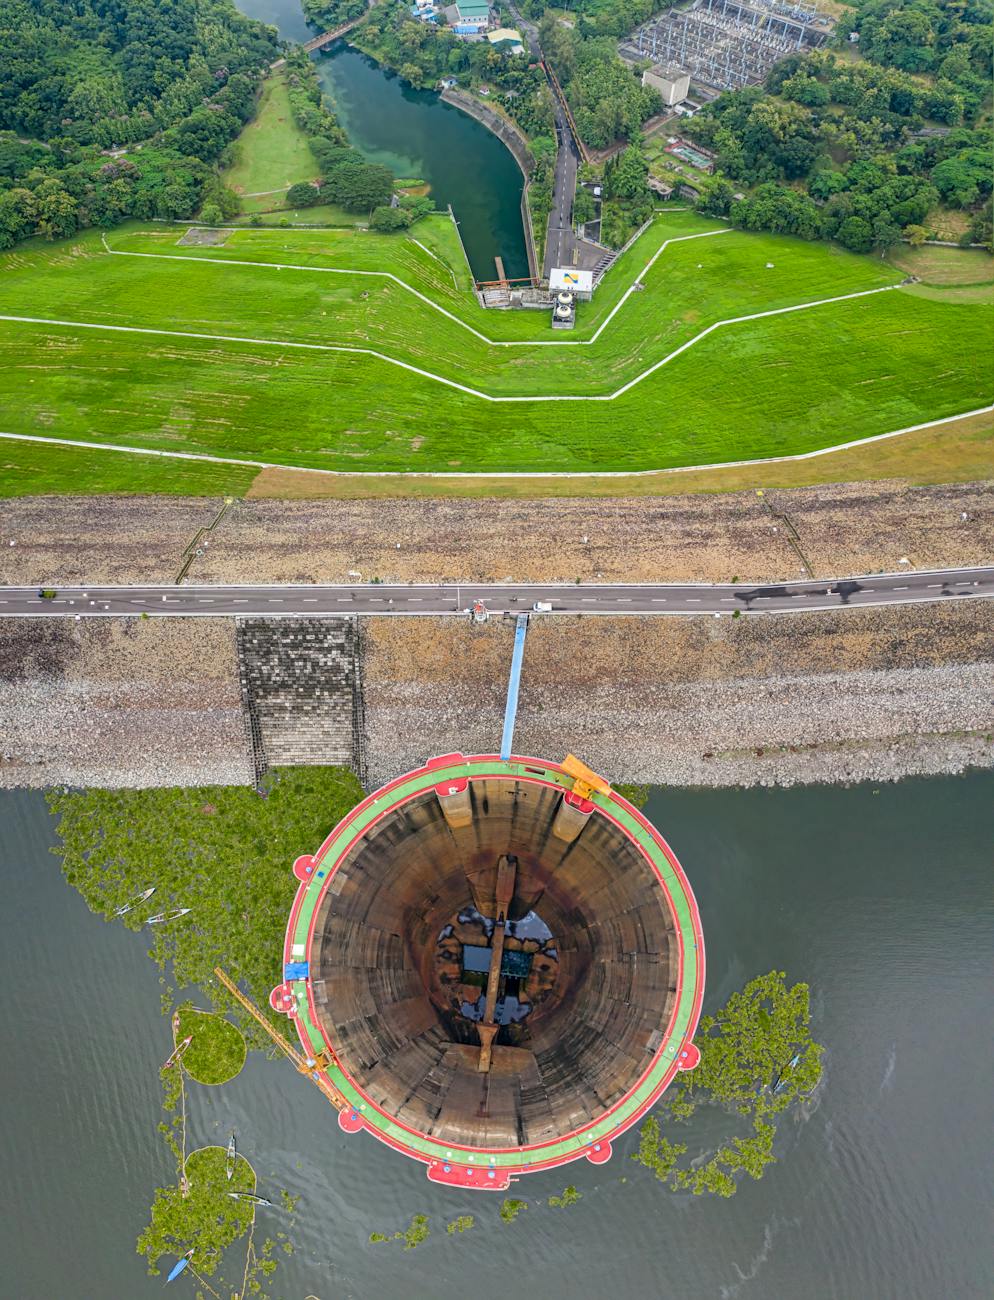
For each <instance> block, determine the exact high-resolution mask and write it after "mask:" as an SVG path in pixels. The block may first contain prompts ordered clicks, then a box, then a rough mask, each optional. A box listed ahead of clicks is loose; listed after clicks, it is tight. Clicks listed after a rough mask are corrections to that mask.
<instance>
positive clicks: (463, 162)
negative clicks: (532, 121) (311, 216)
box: [238, 0, 528, 280]
mask: <svg viewBox="0 0 994 1300" xmlns="http://www.w3.org/2000/svg"><path fill="white" fill-rule="evenodd" d="M238 8H239V9H241V11H242V12H243V13H245V14H248V15H249V17H250V18H258V19H259V20H260V21H261V22H265V23H271V24H272V25H273V26H275V27H276V28H277V29H278V30H279V33H280V35H281V36H283V37H284V38H286V39H287V40H293V41H300V42H303V41H307V40H309V39H310V37H311V36H312V35H313V34H314V31H313V29H312V28H310V27H308V25H307V23H306V22H305V20H304V16H303V13H302V11H301V9H300V5H299V3H298V0H238ZM315 58H316V60H317V66H318V72H319V74H320V77H321V81H322V84H323V85H324V88H325V90H326V91H327V93H328V95H329V97H330V98H331V100H332V101H333V103H334V105H335V111H336V113H337V115H338V118H339V121H340V122H341V124H342V126H343V127H344V128H345V129H346V131H348V133H349V139H350V140H351V142H352V144H353V145H354V146H355V147H356V148H357V149H361V150H362V152H363V153H364V154H365V155H366V156H367V157H368V158H369V159H371V160H372V161H373V162H380V163H384V164H385V165H386V166H387V167H389V168H390V169H391V170H392V171H393V173H394V175H396V176H405V177H411V176H416V177H420V178H421V179H423V180H426V181H427V182H428V183H429V184H430V185H431V194H432V198H433V199H434V200H435V203H436V205H437V206H438V207H439V208H442V209H444V208H445V206H446V204H451V205H452V210H453V212H454V214H455V217H456V220H457V221H458V223H459V229H460V233H461V234H462V240H463V245H464V246H465V249H466V255H467V257H468V258H469V264H470V266H471V268H472V270H473V274H474V275H475V276H476V278H477V279H478V280H493V279H495V278H496V274H497V272H496V268H495V265H494V257H495V256H500V257H501V258H502V259H503V262H504V270H505V272H506V274H507V275H508V276H510V277H512V278H514V277H517V276H526V275H527V274H528V255H527V253H526V252H525V240H524V232H523V230H522V226H521V189H522V178H521V172H520V171H519V169H518V165H517V163H516V162H515V161H514V159H513V158H512V157H511V155H510V153H509V152H508V151H507V149H505V147H504V146H503V145H502V144H501V142H500V141H499V140H498V139H497V137H496V136H495V135H493V134H492V133H491V132H490V131H488V130H487V129H486V127H484V126H481V125H480V123H479V122H477V121H476V120H475V119H474V118H471V117H468V116H467V115H466V114H465V113H461V112H460V111H459V110H458V109H457V108H453V107H452V106H451V105H450V104H445V103H443V102H442V100H441V99H439V97H438V95H437V94H435V93H434V92H433V91H428V90H415V89H413V88H412V87H411V86H408V85H405V84H404V82H402V81H401V80H400V78H399V77H397V76H395V75H394V74H393V73H391V72H388V71H386V70H385V69H383V68H381V67H379V66H378V65H377V64H376V63H375V62H373V60H372V59H368V58H367V57H366V56H365V55H364V54H360V53H359V51H358V50H353V49H351V48H350V47H349V46H347V45H346V44H345V43H344V42H338V43H337V44H336V45H334V46H333V47H332V48H331V50H330V52H328V53H318V54H317V55H315Z"/></svg>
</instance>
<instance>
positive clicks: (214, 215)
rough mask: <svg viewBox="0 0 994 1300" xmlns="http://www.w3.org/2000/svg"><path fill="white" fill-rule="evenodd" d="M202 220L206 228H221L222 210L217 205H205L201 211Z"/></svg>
mask: <svg viewBox="0 0 994 1300" xmlns="http://www.w3.org/2000/svg"><path fill="white" fill-rule="evenodd" d="M200 220H201V221H202V222H203V223H204V225H205V226H219V225H220V224H221V209H220V208H219V207H218V205H217V204H216V203H205V204H204V206H203V207H202V208H201V209H200Z"/></svg>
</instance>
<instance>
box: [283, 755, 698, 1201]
mask: <svg viewBox="0 0 994 1300" xmlns="http://www.w3.org/2000/svg"><path fill="white" fill-rule="evenodd" d="M449 758H450V761H447V762H445V763H440V762H439V761H438V760H435V762H434V763H432V764H431V765H429V766H426V767H423V768H419V769H418V770H417V771H415V772H409V773H407V775H405V776H402V777H399V778H398V779H397V780H395V781H393V782H391V783H390V784H388V785H385V786H383V787H382V788H381V789H379V790H377V791H375V792H374V793H373V794H371V795H370V796H369V797H368V798H367V799H365V800H364V801H363V802H362V803H360V804H358V805H357V806H356V807H355V808H354V809H353V810H352V811H351V812H350V813H349V814H348V815H347V816H346V817H345V818H343V820H342V821H341V822H339V824H338V825H337V826H336V827H335V829H334V830H333V831H332V832H331V834H330V835H329V836H328V837H327V839H326V840H325V841H324V843H323V844H322V845H321V847H320V848H319V849H318V850H317V852H316V853H315V854H314V855H313V856H310V857H305V858H302V859H298V864H297V866H298V867H299V866H300V864H303V867H302V870H303V872H304V873H306V878H302V879H301V884H300V887H299V889H298V890H297V895H296V898H295V899H294V903H293V908H292V910H291V913H290V920H289V923H288V926H287V933H286V942H285V947H284V962H285V963H289V962H293V961H307V960H308V959H309V955H310V950H311V944H312V941H313V937H314V928H315V924H316V921H317V915H318V911H319V908H320V905H321V900H322V898H323V897H324V894H325V891H326V890H327V889H328V887H329V885H330V883H331V881H332V879H333V878H334V875H335V872H336V871H337V870H338V868H339V866H340V865H341V864H342V862H343V861H344V860H345V858H346V856H347V855H348V853H349V852H350V851H351V850H352V848H353V847H354V846H355V845H356V844H357V843H358V842H359V841H360V840H361V839H362V838H363V837H364V836H365V835H366V834H367V833H368V832H369V831H370V830H371V829H372V828H373V827H374V826H375V825H376V824H377V822H379V821H380V820H381V819H382V818H383V817H385V816H386V815H387V814H388V813H390V812H391V811H392V810H393V809H395V808H396V807H398V806H399V805H401V804H403V803H406V802H407V801H408V800H410V799H412V798H414V797H416V796H418V795H423V794H426V793H428V792H430V791H432V790H434V789H435V787H436V786H439V785H442V784H444V783H446V782H449V783H452V782H459V781H464V780H467V779H468V780H469V781H470V782H472V781H473V780H474V779H483V778H486V779H490V780H494V779H496V780H508V781H515V780H523V781H532V782H537V783H540V784H543V785H546V786H550V787H558V788H559V789H561V790H562V791H563V792H564V793H565V792H566V791H568V790H570V789H572V784H573V781H572V778H571V777H570V776H569V775H568V774H567V773H566V772H564V771H563V770H562V768H561V767H559V766H558V765H556V764H554V763H550V762H548V761H547V760H545V759H531V758H523V757H520V756H514V757H511V758H510V759H509V760H503V759H501V758H500V757H499V756H498V755H496V754H484V755H476V756H473V757H470V758H467V757H463V756H462V755H451V756H449ZM591 802H593V803H594V805H595V807H596V808H597V810H598V811H599V813H600V814H601V815H603V816H605V817H608V818H609V819H610V820H611V821H612V822H613V823H614V824H615V826H617V827H618V828H619V829H621V831H622V832H623V833H624V834H625V835H626V836H627V837H628V838H629V840H630V841H632V842H633V843H635V844H636V845H637V846H638V847H639V849H640V850H641V851H642V853H643V855H644V857H645V859H646V861H647V865H648V866H649V867H650V868H651V870H652V871H653V872H654V874H655V876H656V879H657V882H658V884H659V886H660V888H661V889H662V890H663V893H664V895H665V897H666V901H667V905H668V907H669V911H670V913H671V915H672V917H673V922H674V927H675V935H676V942H677V946H678V971H677V988H676V999H675V1005H674V1008H673V1012H672V1015H671V1017H670V1021H669V1024H668V1025H667V1026H665V1028H664V1029H663V1034H662V1041H661V1042H660V1044H659V1046H658V1047H657V1049H656V1051H655V1052H654V1054H653V1056H652V1059H651V1061H650V1062H649V1065H648V1066H647V1068H646V1069H645V1071H644V1072H643V1074H642V1075H641V1077H640V1078H639V1079H638V1081H637V1082H636V1084H635V1085H634V1087H632V1088H630V1089H629V1091H628V1092H627V1093H626V1094H625V1095H624V1096H623V1097H622V1098H621V1100H620V1101H618V1102H616V1103H615V1105H614V1106H612V1107H611V1108H610V1109H609V1110H607V1111H605V1112H604V1113H603V1114H602V1115H600V1116H598V1117H597V1119H596V1120H594V1121H592V1122H591V1123H589V1124H587V1125H583V1126H581V1127H579V1128H577V1129H575V1130H574V1131H573V1132H571V1133H569V1134H566V1135H565V1136H563V1137H560V1138H556V1139H554V1140H552V1141H549V1142H543V1143H537V1144H534V1145H530V1146H520V1147H513V1148H488V1147H467V1146H459V1145H458V1144H456V1143H451V1142H444V1141H441V1140H439V1139H437V1138H433V1137H431V1136H429V1135H428V1134H426V1133H422V1132H419V1131H418V1130H416V1129H413V1128H411V1127H409V1126H408V1125H406V1124H402V1123H401V1122H400V1121H399V1120H397V1119H395V1118H394V1117H393V1116H391V1115H389V1114H387V1113H386V1112H385V1111H384V1110H382V1109H380V1107H378V1106H377V1105H376V1103H375V1102H374V1101H373V1100H372V1099H371V1098H370V1097H368V1096H367V1095H366V1093H365V1092H363V1090H362V1089H361V1087H360V1086H359V1084H358V1083H357V1082H356V1080H355V1079H353V1078H352V1076H351V1075H350V1074H349V1073H348V1071H347V1070H346V1069H345V1068H344V1066H343V1065H342V1063H341V1061H340V1060H339V1059H338V1057H337V1056H336V1055H334V1045H333V1044H332V1043H331V1042H330V1041H329V1040H328V1039H327V1037H326V1035H325V1033H324V1030H323V1029H322V1026H321V1022H320V1019H319V1017H318V1014H317V1009H316V1006H315V1002H314V995H313V990H312V987H311V981H310V979H309V978H308V979H302V980H293V981H291V982H290V983H289V985H288V988H289V989H290V991H291V992H292V999H293V1010H292V1011H291V1013H290V1014H291V1015H292V1016H293V1019H294V1020H295V1022H296V1025H297V1032H298V1034H299V1036H300V1041H301V1044H302V1045H303V1048H304V1051H305V1052H306V1053H307V1054H309V1055H310V1056H317V1054H318V1053H319V1052H322V1051H328V1050H329V1049H331V1055H332V1061H331V1065H330V1066H329V1069H328V1071H327V1078H328V1081H329V1082H330V1083H331V1084H332V1085H333V1086H334V1087H335V1088H337V1089H338V1090H339V1091H340V1092H341V1093H342V1095H343V1096H344V1097H345V1099H346V1102H347V1104H348V1107H351V1111H350V1112H347V1111H343V1112H342V1115H341V1116H340V1119H341V1120H342V1127H343V1128H346V1129H358V1128H366V1129H368V1130H369V1131H370V1132H371V1133H372V1134H374V1136H376V1137H378V1138H379V1139H380V1140H381V1141H383V1142H385V1143H387V1144H388V1145H389V1146H392V1147H394V1148H395V1149H396V1150H398V1151H402V1152H404V1153H405V1154H406V1155H409V1156H411V1157H413V1158H414V1159H417V1160H421V1161H423V1162H424V1163H426V1164H428V1165H429V1166H435V1165H438V1166H441V1165H442V1164H443V1163H444V1165H445V1167H446V1169H448V1167H449V1166H450V1165H463V1166H467V1172H469V1169H472V1168H475V1169H476V1170H479V1171H480V1173H481V1175H483V1177H484V1178H485V1177H486V1176H487V1175H488V1174H489V1172H490V1171H491V1170H493V1171H501V1176H502V1177H505V1183H504V1184H502V1185H506V1175H507V1174H511V1173H519V1174H520V1173H526V1172H531V1171H535V1170H538V1169H545V1168H549V1167H551V1166H553V1165H560V1164H565V1163H566V1162H567V1161H570V1160H575V1159H577V1158H579V1157H580V1156H587V1157H588V1158H590V1159H593V1160H594V1161H595V1162H597V1163H599V1162H600V1160H601V1159H602V1158H603V1152H604V1150H605V1148H606V1150H607V1152H608V1153H609V1152H610V1142H611V1140H612V1139H613V1138H615V1137H618V1136H619V1135H620V1134H621V1133H623V1132H624V1131H625V1130H626V1129H627V1128H629V1127H630V1126H631V1125H632V1124H634V1123H635V1122H636V1120H638V1119H640V1118H641V1116H642V1115H644V1114H645V1112H646V1111H647V1110H648V1109H649V1107H650V1106H652V1105H653V1103H654V1102H655V1101H656V1100H657V1099H658V1098H659V1096H660V1095H661V1094H662V1092H663V1091H664V1090H665V1088H666V1087H667V1086H668V1084H669V1083H670V1082H671V1081H672V1079H673V1077H674V1076H675V1074H676V1073H677V1071H678V1069H680V1068H685V1067H684V1066H682V1063H681V1062H682V1058H685V1057H686V1055H687V1053H688V1051H689V1048H690V1044H691V1042H692V1040H693V1037H694V1033H695V1031H696V1029H697V1022H698V1020H699V1018H700V1013H701V1002H702V999H703V996H704V973H705V962H704V940H703V934H702V930H701V922H700V915H699V913H698V909H697V902H696V900H695V898H694V895H693V891H692V890H691V887H690V884H689V882H688V880H687V878H686V876H685V875H684V872H683V868H682V867H681V866H680V863H679V862H678V860H677V858H676V855H675V854H674V853H673V851H672V849H670V847H669V845H668V844H667V843H666V841H665V840H664V839H663V837H662V836H661V835H660V834H659V832H658V831H657V830H656V829H655V828H654V827H653V826H652V825H651V824H650V823H649V822H648V821H647V820H646V818H644V817H643V816H642V815H641V813H639V812H638V811H637V809H635V808H633V807H632V805H631V804H629V803H628V802H627V800H625V799H623V798H622V797H621V796H620V795H618V794H617V793H615V792H614V791H611V792H610V793H609V794H606V795H605V794H600V793H594V794H593V795H592V796H591ZM298 874H300V872H299V871H298ZM350 1120H352V1122H351V1123H350V1122H349V1121H350ZM484 1185H485V1184H484Z"/></svg>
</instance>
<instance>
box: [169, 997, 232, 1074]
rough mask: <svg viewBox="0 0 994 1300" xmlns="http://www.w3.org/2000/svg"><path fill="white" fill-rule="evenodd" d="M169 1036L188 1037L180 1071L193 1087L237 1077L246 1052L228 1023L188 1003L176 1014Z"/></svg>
mask: <svg viewBox="0 0 994 1300" xmlns="http://www.w3.org/2000/svg"><path fill="white" fill-rule="evenodd" d="M173 1033H174V1034H175V1035H176V1036H177V1037H179V1038H186V1036H187V1035H189V1036H190V1038H191V1042H190V1046H189V1048H188V1049H187V1050H186V1051H185V1052H184V1053H183V1069H184V1070H185V1071H186V1072H187V1074H188V1075H189V1076H190V1078H191V1079H194V1080H195V1081H196V1082H197V1083H204V1084H209V1085H215V1086H216V1085H217V1084H220V1083H227V1082H228V1080H229V1079H233V1078H234V1077H235V1076H236V1075H237V1074H240V1073H241V1069H242V1066H243V1065H244V1064H245V1057H246V1055H247V1053H248V1048H247V1046H246V1044H245V1038H244V1036H243V1035H242V1033H241V1032H240V1030H239V1029H238V1028H237V1026H235V1025H233V1024H232V1023H231V1021H230V1020H225V1019H224V1018H223V1017H222V1016H217V1015H214V1014H212V1013H211V1012H203V1011H197V1009H196V1008H195V1007H193V1006H192V1005H191V1004H190V1003H189V1002H185V1003H184V1004H183V1005H182V1006H181V1007H178V1008H177V1010H176V1015H175V1018H174V1020H173Z"/></svg>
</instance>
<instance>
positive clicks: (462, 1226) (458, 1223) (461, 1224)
mask: <svg viewBox="0 0 994 1300" xmlns="http://www.w3.org/2000/svg"><path fill="white" fill-rule="evenodd" d="M475 1222H476V1220H475V1219H474V1218H473V1216H472V1215H471V1214H460V1215H459V1217H458V1218H456V1219H453V1220H452V1222H451V1223H448V1224H446V1226H445V1231H446V1232H447V1233H448V1234H449V1236H452V1235H454V1234H455V1233H457V1232H469V1230H470V1228H472V1226H473V1224H474V1223H475Z"/></svg>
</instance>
